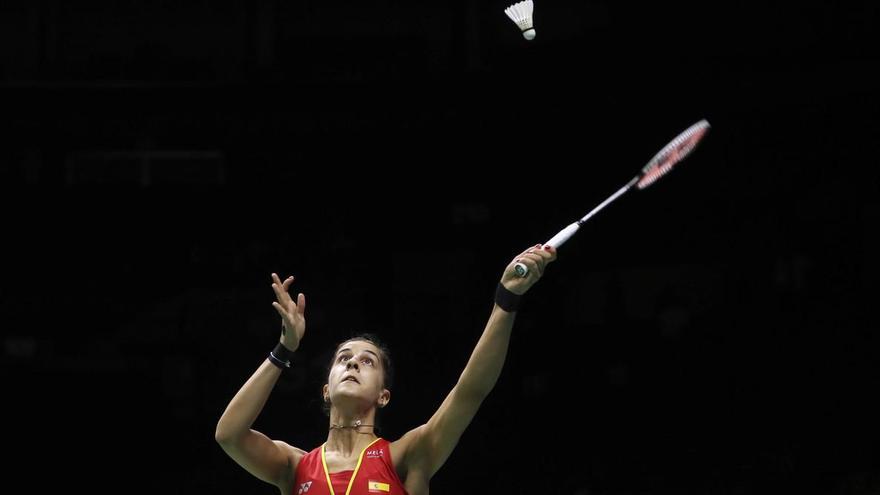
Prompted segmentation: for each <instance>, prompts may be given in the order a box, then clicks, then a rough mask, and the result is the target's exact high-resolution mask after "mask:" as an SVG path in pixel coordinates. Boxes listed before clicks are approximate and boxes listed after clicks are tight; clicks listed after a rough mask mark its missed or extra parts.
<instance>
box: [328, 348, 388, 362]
mask: <svg viewBox="0 0 880 495" xmlns="http://www.w3.org/2000/svg"><path fill="white" fill-rule="evenodd" d="M345 351H348V352H351V349H349V348H348V347H346V348H345V349H339V352H337V353H336V355H337V356H338V355H340V354H342V353H343V352H345ZM364 352H369V353H370V354H372V355H374V356H376V359H377V360H378V359H379V355H378V354H376V353H375V352H373V351H371V350H369V349H364Z"/></svg>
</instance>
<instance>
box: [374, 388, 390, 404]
mask: <svg viewBox="0 0 880 495" xmlns="http://www.w3.org/2000/svg"><path fill="white" fill-rule="evenodd" d="M389 402H391V391H390V390H388V389H387V388H383V389H382V392H381V393H380V394H379V400H378V401H377V403H378V404H379V407H385V406H387V405H388V403H389Z"/></svg>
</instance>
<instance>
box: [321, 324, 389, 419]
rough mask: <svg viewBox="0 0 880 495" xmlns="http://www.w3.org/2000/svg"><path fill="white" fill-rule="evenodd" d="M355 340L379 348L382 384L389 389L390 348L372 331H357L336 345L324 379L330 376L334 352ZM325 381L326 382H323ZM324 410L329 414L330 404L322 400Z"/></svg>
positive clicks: (334, 357)
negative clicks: (357, 332)
mask: <svg viewBox="0 0 880 495" xmlns="http://www.w3.org/2000/svg"><path fill="white" fill-rule="evenodd" d="M356 340H362V341H365V342H369V343H371V344H373V345H374V346H376V348H377V349H379V359H381V360H382V382H383V383H382V386H383V387H384V388H387V389H388V390H391V385H392V384H393V383H394V363H393V362H392V361H391V350H390V349H389V348H388V346H387V345H386V344H385V343H384V342H382V340H381V339H380V338H379V337H378V336H376V335H375V334H372V333H359V334H356V335H354V336H353V337H351V338H348V339H345V340H343V341H342V342H340V343H339V345H337V346H336V349H335V350H334V351H333V354H332V355H331V356H330V363H329V364H328V366H327V370H326V371H325V373H324V380H326V379H327V377H329V376H330V370H331V369H333V365H334V364H335V363H336V354H337V353H338V352H339V349H340V348H341V347H342V346H343V345H345V344H347V343H349V342H354V341H356ZM325 383H326V382H325ZM324 412H325V413H326V414H327V415H329V414H330V404H329V403H327V402H324Z"/></svg>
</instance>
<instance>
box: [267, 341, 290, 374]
mask: <svg viewBox="0 0 880 495" xmlns="http://www.w3.org/2000/svg"><path fill="white" fill-rule="evenodd" d="M292 357H293V351H291V350H290V349H288V348H287V347H284V344H282V343H281V342H279V343H278V345H276V346H275V348H274V349H272V351H271V352H270V353H269V361H271V362H272V364H274V365H275V366H278V367H279V368H290V359H291V358H292Z"/></svg>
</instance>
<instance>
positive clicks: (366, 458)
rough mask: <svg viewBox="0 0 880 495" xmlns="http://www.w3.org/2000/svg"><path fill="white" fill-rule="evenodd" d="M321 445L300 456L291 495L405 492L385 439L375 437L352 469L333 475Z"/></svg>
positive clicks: (397, 494) (402, 494)
mask: <svg viewBox="0 0 880 495" xmlns="http://www.w3.org/2000/svg"><path fill="white" fill-rule="evenodd" d="M324 445H326V444H324ZM324 445H321V446H320V447H318V448H316V449H314V450H312V451H311V452H309V453H308V454H306V455H304V456H303V457H302V459H300V461H299V465H297V466H296V483H295V484H294V485H293V492H292V493H291V495H408V494H407V493H406V490H405V489H404V488H403V483H401V481H400V478H398V477H397V471H395V470H394V464H392V462H391V448H390V444H389V443H388V441H387V440H385V439H383V438H377V439H376V440H375V441H374V442H373V443H371V444H370V445H368V446H367V447H366V448H365V449H364V450H363V451H362V452H361V455H360V457H358V462H357V466H356V467H355V468H354V471H342V472H340V473H333V474H329V473H328V472H327V462H326V461H325V459H324Z"/></svg>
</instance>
